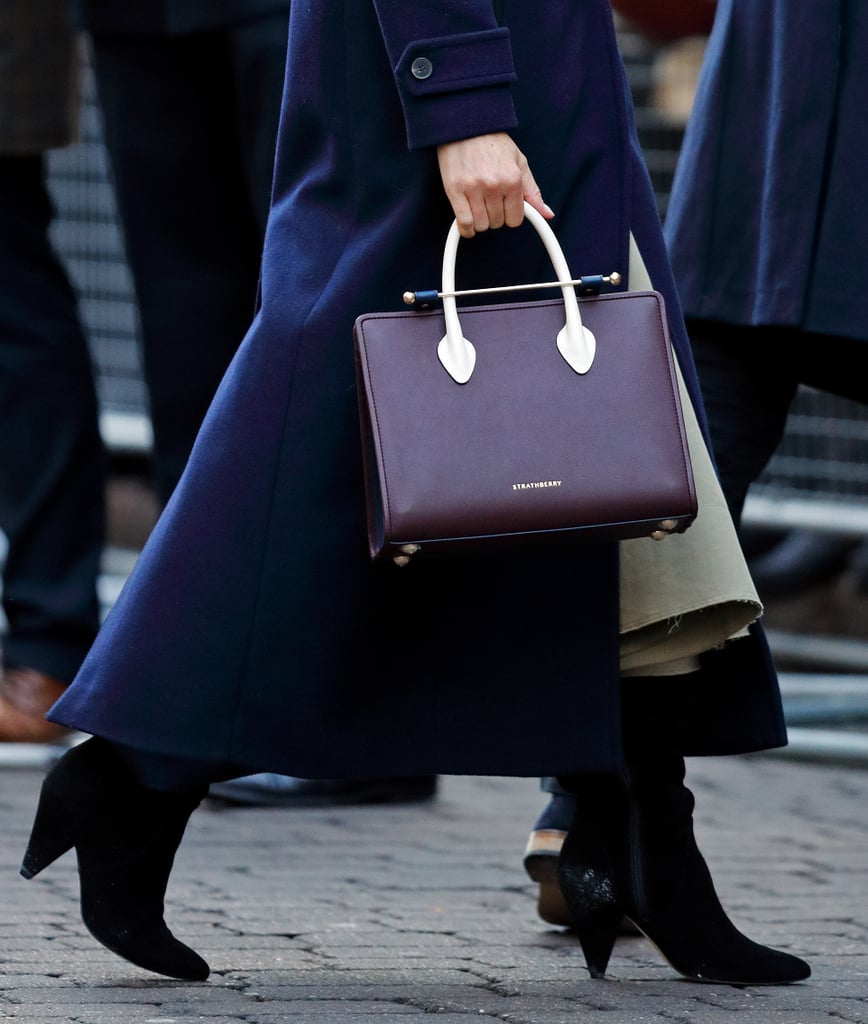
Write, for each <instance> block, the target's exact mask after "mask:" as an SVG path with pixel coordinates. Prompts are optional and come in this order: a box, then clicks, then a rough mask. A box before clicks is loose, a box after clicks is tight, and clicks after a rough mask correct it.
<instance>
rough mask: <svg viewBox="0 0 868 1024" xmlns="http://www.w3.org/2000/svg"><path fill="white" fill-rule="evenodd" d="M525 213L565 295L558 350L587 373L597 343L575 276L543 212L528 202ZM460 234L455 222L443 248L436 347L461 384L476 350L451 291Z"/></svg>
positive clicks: (469, 372) (469, 373)
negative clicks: (441, 323)
mask: <svg viewBox="0 0 868 1024" xmlns="http://www.w3.org/2000/svg"><path fill="white" fill-rule="evenodd" d="M524 214H525V216H526V217H527V219H528V220H529V221H530V223H531V225H532V226H533V227H534V228H535V229H536V232H537V234H538V235H539V236H540V238H541V239H542V242H543V245H545V247H546V251H547V252H548V254H549V258H550V259H551V261H552V266H553V267H554V269H555V274H556V275H557V279H558V284H559V285H560V287H561V292H562V294H563V296H564V309H565V312H566V323H565V324H564V326H563V328H562V329H561V330H560V332H559V333H558V336H557V346H558V351H559V352H560V354H561V355H562V356H563V357H564V359H565V360H566V362H567V363H568V364H569V365H570V366H571V367H572V369H573V370H575V371H576V373H587V372H588V370H590V368H591V364H592V363H593V361H594V354H595V352H596V349H597V342H596V339H595V338H594V335H593V334H592V333H591V331H589V330H588V328H587V327H585V326H584V324H583V323H582V317H581V314H580V313H579V303H578V300H577V299H576V291H575V288H574V287H573V285H572V284H571V282H572V280H573V277H572V274H571V273H570V270H569V267H568V266H567V261H566V257H565V256H564V252H563V249H561V247H560V245H559V244H558V240H557V238H555V234H554V232H553V231H552V229H551V228H550V227H549V226H548V224H547V223H546V220H545V218H544V217H543V215H542V214H541V213H539V212H538V211H537V210H535V209H534V208H533V207H532V206H531V205H530V204H529V203H525V204H524ZM460 237H461V236H460V235H459V233H458V223H457V221H455V222H453V224H452V227H451V228H450V230H449V234H448V235H447V237H446V246H445V248H444V250H443V281H442V286H441V289H442V291H443V292H444V297H443V316H444V319H445V321H446V334H445V335H444V336H443V338H442V340H441V341H440V344H439V345H438V346H437V356H438V358H439V359H440V362H441V363H442V364H443V367H444V369H445V370H446V372H447V373H448V374H449V376H450V377H452V379H453V380H454V381H456V382H457V383H458V384H466V383H467V382H468V381H469V380H470V378H471V376H472V375H473V370H474V368H475V367H476V349H475V348H474V347H473V345H472V344H471V343H470V342H469V341H468V340H467V339H466V338H465V337H464V334H463V332H462V330H461V322H460V320H459V318H458V306H457V303H456V301H455V297H454V295H450V294H449V293H450V292H454V291H455V259H456V256H457V253H458V241H459V239H460Z"/></svg>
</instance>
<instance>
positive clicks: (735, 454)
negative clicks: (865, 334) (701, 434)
mask: <svg viewBox="0 0 868 1024" xmlns="http://www.w3.org/2000/svg"><path fill="white" fill-rule="evenodd" d="M687 328H688V332H689V334H690V343H691V347H692V349H693V357H694V359H695V361H696V370H697V373H698V374H699V382H700V385H701V388H702V397H703V400H704V402H705V409H706V413H707V414H708V426H709V431H710V433H711V447H712V450H713V451H714V457H715V459H716V460H717V466H718V470H719V472H720V482H721V486H722V488H723V493H724V496H725V497H726V501H727V504H728V505H729V509H730V512H731V513H732V516H733V519H734V520H735V522H736V524H738V523H739V522H740V521H741V514H742V510H743V508H744V501H745V496H746V495H747V491H748V488H749V487H750V485H751V484H752V483H753V481H754V480H756V479H757V477H758V476H759V475H760V473H762V471H763V470H764V469H765V467H766V464H767V463H768V461H769V459H770V458H771V457H772V455H773V454H774V452H775V449H776V448H777V447H778V445H779V444H780V440H781V437H782V435H783V432H784V427H785V426H786V421H787V415H788V413H789V411H790V406H791V405H792V402H793V398H794V397H795V395H796V391H797V390H798V388H799V385H800V384H806V385H808V386H810V387H812V388H817V389H818V390H820V391H828V392H830V393H831V394H835V395H840V396H842V397H843V398H850V399H853V400H855V401H857V402H868V338H866V339H865V340H864V341H860V340H856V339H853V338H843V337H839V336H836V335H827V334H811V333H809V332H807V331H801V330H799V329H798V328H795V327H745V326H741V325H736V324H725V323H719V322H716V321H711V320H688V322H687Z"/></svg>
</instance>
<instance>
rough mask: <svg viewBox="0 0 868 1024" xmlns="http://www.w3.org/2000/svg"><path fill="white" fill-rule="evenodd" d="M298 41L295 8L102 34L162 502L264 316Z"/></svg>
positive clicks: (110, 141) (103, 86) (101, 62)
mask: <svg viewBox="0 0 868 1024" xmlns="http://www.w3.org/2000/svg"><path fill="white" fill-rule="evenodd" d="M286 42H287V14H286V12H279V13H277V14H269V15H267V16H264V17H260V18H254V19H251V20H249V21H246V22H242V23H240V24H238V25H235V26H231V27H229V28H225V29H218V30H213V31H207V32H197V33H190V34H188V35H177V36H168V35H132V36H123V35H102V34H96V35H95V36H94V38H93V52H94V64H95V70H96V79H97V88H98V92H99V98H100V104H101V107H102V110H103V116H104V121H105V138H106V145H107V148H108V151H109V157H110V162H111V167H112V173H113V177H114V184H115V189H116V194H117V200H118V206H119V210H120V217H121V222H122V226H123V231H124V236H125V242H126V249H127V256H128V259H129V262H130V266H131V269H132V274H133V279H134V282H135V288H136V293H137V298H138V302H139V311H140V317H141V341H142V352H143V363H144V373H145V381H146V384H147V389H148V395H149V400H150V412H151V419H152V422H153V428H154V457H155V469H156V477H157V485H158V490H159V495H160V498H161V499H162V500H163V501H164V502H165V501H166V500H167V499H168V497H169V495H170V494H171V492H172V490H173V489H174V487H175V484H176V483H177V481H178V479H179V477H180V475H181V472H182V470H183V468H184V466H185V464H186V462H187V458H188V456H189V454H190V450H191V448H192V446H193V442H194V440H195V438H196V434H197V433H198V430H199V427H200V425H201V422H202V419H203V417H204V415H205V412H206V411H207V409H208V406H209V404H210V402H211V399H212V397H213V395H214V392H215V391H216V389H217V386H218V384H219V383H220V380H221V378H222V376H223V374H224V372H225V370H226V368H227V366H228V365H229V362H230V361H231V359H232V356H233V355H234V353H235V350H236V349H237V347H238V345H239V343H240V342H241V340H242V339H243V337H244V335H245V333H246V330H247V328H248V327H249V325H250V322H251V320H252V318H253V313H254V307H255V300H256V290H257V283H258V279H259V263H260V256H261V252H262V243H263V238H264V233H265V222H266V218H267V214H268V205H269V198H270V192H271V179H272V167H273V162H274V148H275V142H276V137H277V125H278V119H279V113H280V99H281V94H282V89H283V76H284V65H285V61H286Z"/></svg>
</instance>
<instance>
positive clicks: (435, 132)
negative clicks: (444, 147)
mask: <svg viewBox="0 0 868 1024" xmlns="http://www.w3.org/2000/svg"><path fill="white" fill-rule="evenodd" d="M374 7H375V8H376V11H377V17H378V19H379V23H380V29H381V31H382V33H383V41H384V43H385V46H386V51H387V53H388V55H389V60H390V63H391V65H392V72H393V74H394V76H395V83H396V85H397V87H398V93H399V95H400V97H401V104H402V106H403V109H404V121H405V125H406V129H407V145H408V146H409V148H410V149H420V148H422V147H424V146H436V145H439V144H440V143H442V142H452V141H454V140H456V139H466V138H470V137H471V136H473V135H484V134H486V133H487V132H496V131H508V130H509V129H510V128H514V127H515V126H516V124H517V119H516V115H515V107H514V105H513V101H512V91H511V87H510V83H511V82H513V81H515V78H516V74H515V68H514V66H513V60H512V46H511V43H510V37H509V29H508V28H505V27H499V26H498V24H497V20H496V18H495V16H494V4H493V2H492V0H424V2H422V0H374Z"/></svg>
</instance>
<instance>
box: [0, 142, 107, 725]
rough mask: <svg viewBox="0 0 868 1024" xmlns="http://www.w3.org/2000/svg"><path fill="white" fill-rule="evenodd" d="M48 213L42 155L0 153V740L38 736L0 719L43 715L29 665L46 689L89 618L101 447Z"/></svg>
mask: <svg viewBox="0 0 868 1024" xmlns="http://www.w3.org/2000/svg"><path fill="white" fill-rule="evenodd" d="M51 217H52V208H51V202H50V199H49V197H48V194H47V191H46V189H45V184H44V178H43V163H42V158H41V157H40V156H38V155H35V156H20V157H9V156H4V157H2V158H0V281H2V283H3V286H2V292H0V423H2V428H3V444H2V445H0V528H2V530H3V531H4V533H5V534H6V536H7V539H8V542H9V552H8V556H7V560H6V566H5V570H4V575H3V606H4V610H5V613H6V617H7V620H8V624H9V632H8V635H7V636H6V638H5V640H4V662H5V666H6V673H5V676H4V681H3V691H4V692H3V693H0V738H2V739H16V738H22V739H38V738H42V737H40V736H36V735H34V736H20V737H18V736H15V735H14V732H15V731H16V728H17V726H16V728H13V727H12V725H11V718H12V717H15V718H16V719H18V721H19V724H21V720H20V719H19V718H18V714H17V712H22V711H25V712H26V716H30V717H32V718H33V724H34V728H36V732H39V731H40V728H43V727H45V726H46V725H47V723H44V722H42V713H44V711H45V710H47V705H48V704H50V703H51V701H50V700H49V699H48V698H49V696H50V695H49V694H48V691H47V690H46V688H45V686H43V684H42V683H40V681H39V678H38V677H37V676H36V675H34V673H38V674H39V675H40V676H42V675H44V676H47V677H51V680H53V681H54V683H53V690H52V692H55V691H56V689H57V687H61V688H62V685H64V684H66V683H68V682H70V681H71V679H72V677H73V676H74V675H75V673H76V672H77V670H78V667H79V665H80V663H81V661H82V659H83V658H84V655H85V654H86V652H87V650H88V648H89V647H90V644H91V643H92V641H93V637H94V636H95V634H96V630H97V628H98V624H99V608H98V602H97V596H96V579H97V574H98V570H99V559H100V554H101V550H102V545H103V532H104V455H103V450H102V444H101V440H100V435H99V426H98V416H97V403H96V395H95V388H94V378H93V370H92V366H91V362H90V356H89V353H88V350H87V345H86V342H85V338H84V335H83V333H82V330H81V327H80V325H79V320H78V314H77V310H76V303H75V297H74V295H73V292H72V288H71V287H70V284H69V281H68V280H67V277H66V275H65V273H64V271H63V268H62V266H61V264H60V263H59V261H58V259H57V257H56V256H55V254H54V251H53V250H52V247H51V244H50V240H49V236H48V227H49V223H50V221H51ZM5 691H8V692H5ZM7 701H11V702H12V705H14V710H13V708H12V707H10V706H9V704H8V703H7ZM42 705H46V706H42ZM40 709H41V710H40ZM7 726H8V728H7ZM52 728H54V727H52ZM45 738H47V736H46V737H45Z"/></svg>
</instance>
